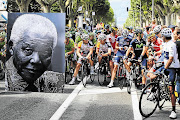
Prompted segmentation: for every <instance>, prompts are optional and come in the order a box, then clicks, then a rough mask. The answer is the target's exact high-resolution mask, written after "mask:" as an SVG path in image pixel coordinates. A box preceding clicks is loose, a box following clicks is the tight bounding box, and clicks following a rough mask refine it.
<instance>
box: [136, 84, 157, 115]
mask: <svg viewBox="0 0 180 120" xmlns="http://www.w3.org/2000/svg"><path fill="white" fill-rule="evenodd" d="M158 89H159V87H158V84H157V83H149V84H148V85H147V86H146V87H145V88H144V90H143V91H142V93H141V96H140V100H139V111H140V113H141V115H142V116H143V117H149V116H151V115H152V114H153V113H154V111H155V110H156V108H157V105H158Z"/></svg>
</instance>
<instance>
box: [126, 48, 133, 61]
mask: <svg viewBox="0 0 180 120" xmlns="http://www.w3.org/2000/svg"><path fill="white" fill-rule="evenodd" d="M131 51H133V47H129V48H128V50H127V51H126V56H125V57H126V58H127V57H128V56H129V53H130V52H131Z"/></svg>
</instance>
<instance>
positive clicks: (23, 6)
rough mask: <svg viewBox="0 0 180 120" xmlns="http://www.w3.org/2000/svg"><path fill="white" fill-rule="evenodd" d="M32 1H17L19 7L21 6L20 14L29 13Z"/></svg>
mask: <svg viewBox="0 0 180 120" xmlns="http://www.w3.org/2000/svg"><path fill="white" fill-rule="evenodd" d="M31 1H32V0H16V3H17V5H18V6H19V9H20V12H28V7H29V4H30V2H31Z"/></svg>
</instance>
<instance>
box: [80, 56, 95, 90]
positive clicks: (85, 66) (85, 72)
mask: <svg viewBox="0 0 180 120" xmlns="http://www.w3.org/2000/svg"><path fill="white" fill-rule="evenodd" d="M89 77H90V80H91V83H92V82H94V78H95V76H94V75H91V74H90V64H89V63H88V60H87V59H82V66H81V82H82V84H83V86H84V87H86V84H87V80H88V78H89Z"/></svg>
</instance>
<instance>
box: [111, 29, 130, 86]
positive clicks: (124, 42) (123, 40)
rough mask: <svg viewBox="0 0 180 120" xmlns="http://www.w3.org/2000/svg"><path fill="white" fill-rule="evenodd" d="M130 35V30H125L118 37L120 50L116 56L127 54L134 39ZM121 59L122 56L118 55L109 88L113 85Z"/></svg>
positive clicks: (117, 44)
mask: <svg viewBox="0 0 180 120" xmlns="http://www.w3.org/2000/svg"><path fill="white" fill-rule="evenodd" d="M128 35H129V32H128V30H123V31H122V36H121V37H118V38H117V40H116V49H117V50H118V52H117V53H116V56H122V57H123V56H124V55H125V54H126V50H127V49H128V47H129V44H130V42H131V40H132V39H131V38H129V36H128ZM119 61H120V57H116V58H115V60H114V69H113V72H112V76H111V82H110V83H109V85H108V87H109V88H111V87H113V83H114V78H115V76H116V71H117V69H118V65H119Z"/></svg>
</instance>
